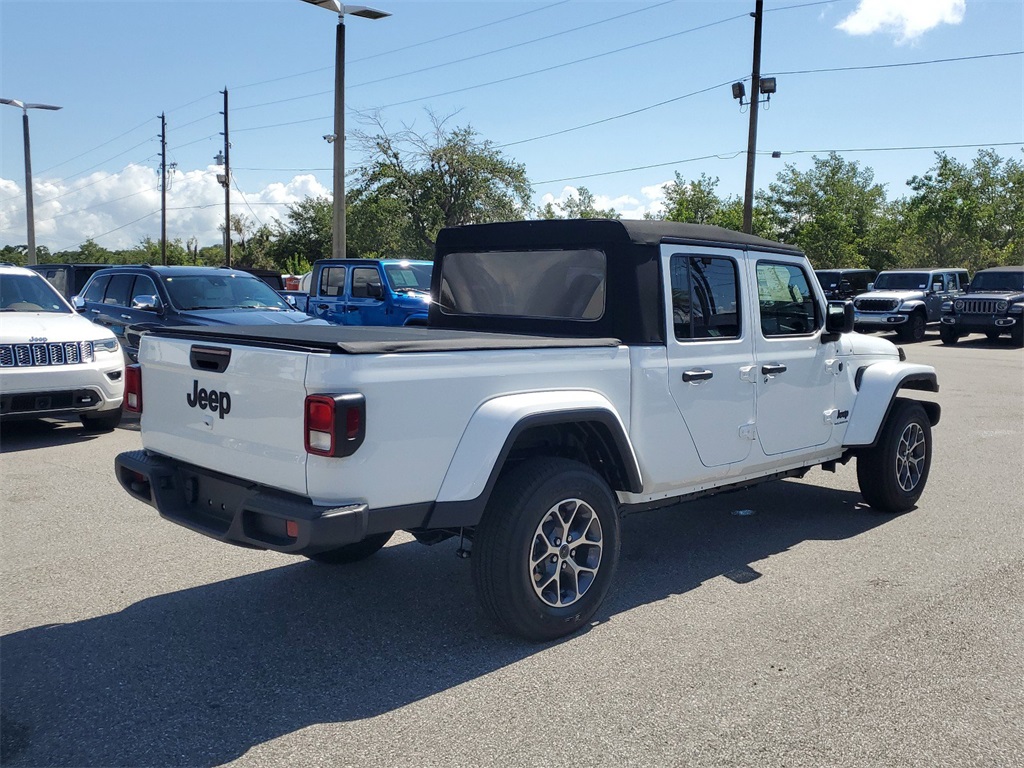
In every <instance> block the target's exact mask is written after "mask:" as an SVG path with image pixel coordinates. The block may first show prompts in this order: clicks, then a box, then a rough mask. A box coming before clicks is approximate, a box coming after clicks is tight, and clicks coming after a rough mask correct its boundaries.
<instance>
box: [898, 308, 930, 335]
mask: <svg viewBox="0 0 1024 768" xmlns="http://www.w3.org/2000/svg"><path fill="white" fill-rule="evenodd" d="M926 324H927V323H926V321H925V317H924V315H923V314H921V313H920V312H914V313H913V314H912V315H911V316H910V318H909V319H908V320H907V322H905V323H904V324H903V327H902V328H900V330H899V337H900V341H905V342H918V341H923V340H924V332H925V325H926Z"/></svg>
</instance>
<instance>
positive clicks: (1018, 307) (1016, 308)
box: [1010, 301, 1024, 315]
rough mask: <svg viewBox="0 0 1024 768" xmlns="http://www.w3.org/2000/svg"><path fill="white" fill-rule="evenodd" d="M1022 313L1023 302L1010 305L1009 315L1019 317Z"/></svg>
mask: <svg viewBox="0 0 1024 768" xmlns="http://www.w3.org/2000/svg"><path fill="white" fill-rule="evenodd" d="M1021 313H1024V301H1018V302H1017V303H1016V304H1011V305H1010V314H1011V315H1019V314H1021Z"/></svg>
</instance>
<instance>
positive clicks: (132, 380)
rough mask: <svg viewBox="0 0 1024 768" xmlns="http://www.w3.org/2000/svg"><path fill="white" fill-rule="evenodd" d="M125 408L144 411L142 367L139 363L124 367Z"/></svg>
mask: <svg viewBox="0 0 1024 768" xmlns="http://www.w3.org/2000/svg"><path fill="white" fill-rule="evenodd" d="M124 409H125V410H126V411H128V412H130V413H142V367H141V366H140V365H139V364H138V363H135V364H134V365H126V366H125V368H124Z"/></svg>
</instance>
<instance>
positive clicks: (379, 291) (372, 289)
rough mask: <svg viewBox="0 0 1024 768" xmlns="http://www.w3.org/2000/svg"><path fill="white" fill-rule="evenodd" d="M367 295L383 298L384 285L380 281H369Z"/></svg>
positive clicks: (373, 297) (372, 297)
mask: <svg viewBox="0 0 1024 768" xmlns="http://www.w3.org/2000/svg"><path fill="white" fill-rule="evenodd" d="M366 295H367V297H369V298H371V299H383V298H384V286H382V285H381V284H380V283H367V284H366Z"/></svg>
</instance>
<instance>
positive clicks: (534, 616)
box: [472, 458, 619, 640]
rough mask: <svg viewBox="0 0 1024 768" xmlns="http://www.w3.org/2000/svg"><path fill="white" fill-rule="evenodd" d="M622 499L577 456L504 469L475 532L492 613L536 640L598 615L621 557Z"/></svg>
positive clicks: (480, 578)
mask: <svg viewBox="0 0 1024 768" xmlns="http://www.w3.org/2000/svg"><path fill="white" fill-rule="evenodd" d="M617 507H618V505H617V504H616V501H615V497H614V496H613V495H612V492H611V489H610V488H609V487H608V484H607V483H606V482H605V481H604V480H603V479H602V478H601V476H600V475H598V474H597V472H595V471H594V470H593V469H591V468H590V467H588V466H586V465H585V464H581V463H579V462H576V461H570V460H568V459H552V458H543V459H541V458H537V459H531V460H529V461H526V462H524V463H523V464H521V465H519V466H518V467H516V468H515V469H513V470H511V471H510V472H509V473H508V474H506V475H504V476H503V477H502V478H501V480H500V481H499V482H498V485H497V486H496V487H495V489H494V493H493V494H492V496H491V499H490V501H489V502H488V504H487V509H486V510H485V512H484V515H483V518H482V519H481V521H480V524H479V525H478V526H477V529H476V534H475V536H474V539H473V560H472V563H473V582H474V585H475V586H476V591H477V595H478V597H479V599H480V602H481V604H482V605H483V608H484V610H485V612H486V613H487V614H488V615H489V616H490V618H491V619H493V620H494V621H495V623H497V624H498V625H499V626H501V627H502V628H503V629H505V630H506V631H508V632H510V633H512V634H515V635H519V636H520V637H524V638H526V639H528V640H554V639H555V638H558V637H562V636H563V635H568V634H570V633H572V632H574V631H576V630H577V629H579V628H581V627H582V626H584V625H585V624H586V623H587V622H588V621H590V619H591V618H592V617H593V615H594V614H595V613H596V612H597V609H598V607H600V605H601V602H602V601H603V600H604V598H605V595H606V594H607V593H608V589H609V587H610V586H611V583H612V579H613V577H614V575H615V568H616V566H617V565H618V560H619V514H618V508H617Z"/></svg>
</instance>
